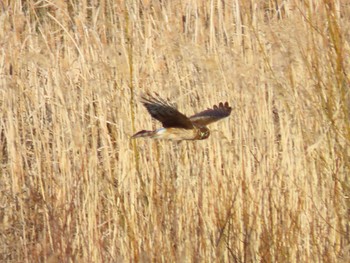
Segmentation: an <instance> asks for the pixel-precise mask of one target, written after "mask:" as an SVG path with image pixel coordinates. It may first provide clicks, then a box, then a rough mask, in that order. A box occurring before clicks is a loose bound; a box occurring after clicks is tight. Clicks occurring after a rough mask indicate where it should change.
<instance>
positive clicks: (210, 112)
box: [189, 102, 232, 126]
mask: <svg viewBox="0 0 350 263" xmlns="http://www.w3.org/2000/svg"><path fill="white" fill-rule="evenodd" d="M231 111H232V108H231V107H230V106H229V105H228V102H225V103H222V102H220V103H219V106H216V105H214V106H213V108H212V109H207V110H204V111H202V112H199V113H197V114H195V115H193V116H191V117H190V118H189V119H190V120H191V122H192V123H193V124H194V125H195V126H206V125H208V124H210V123H212V122H215V121H218V120H220V119H223V118H225V117H228V116H229V115H230V114H231Z"/></svg>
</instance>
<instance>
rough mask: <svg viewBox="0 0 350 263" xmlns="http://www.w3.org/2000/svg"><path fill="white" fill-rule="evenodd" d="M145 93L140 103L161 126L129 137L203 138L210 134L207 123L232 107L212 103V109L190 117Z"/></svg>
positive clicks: (223, 116) (227, 114) (164, 101)
mask: <svg viewBox="0 0 350 263" xmlns="http://www.w3.org/2000/svg"><path fill="white" fill-rule="evenodd" d="M156 95H157V97H153V96H151V95H149V94H148V95H147V97H145V96H143V97H142V101H141V102H142V104H143V105H144V106H145V107H146V109H147V111H148V112H149V114H150V115H151V116H152V117H153V118H155V119H157V120H158V121H160V122H161V123H162V124H163V128H160V129H157V130H154V131H146V130H142V131H139V132H138V133H136V134H134V135H133V136H132V137H131V138H132V139H134V138H139V137H149V138H155V139H167V140H178V141H179V140H204V139H207V138H208V137H209V135H210V131H209V129H208V128H207V125H208V124H210V123H212V122H215V121H218V120H220V119H223V118H225V117H228V116H229V115H230V114H231V110H232V108H231V107H230V106H229V104H228V103H227V102H225V103H222V102H220V103H219V106H216V105H214V106H213V108H212V109H210V108H209V109H207V110H204V111H202V112H199V113H197V114H195V115H193V116H191V117H186V116H185V115H184V114H182V113H181V112H179V111H178V110H177V109H176V107H175V105H174V104H172V103H170V102H169V101H166V100H164V99H162V98H160V97H159V95H158V94H156Z"/></svg>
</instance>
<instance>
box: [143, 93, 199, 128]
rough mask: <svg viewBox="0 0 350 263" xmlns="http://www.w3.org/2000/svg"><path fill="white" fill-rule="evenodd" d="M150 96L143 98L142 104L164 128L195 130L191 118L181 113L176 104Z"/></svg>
mask: <svg viewBox="0 0 350 263" xmlns="http://www.w3.org/2000/svg"><path fill="white" fill-rule="evenodd" d="M156 95H157V97H153V96H151V95H150V94H147V95H146V96H142V101H141V102H142V104H143V105H144V106H145V107H146V109H147V111H148V112H149V114H151V116H152V117H153V118H155V119H157V120H158V121H160V122H161V123H162V124H163V127H164V128H170V127H173V128H183V129H193V128H194V127H193V124H192V122H191V121H190V119H189V118H187V117H186V116H185V115H184V114H182V113H181V112H179V111H178V110H177V109H176V107H175V105H174V104H171V103H170V102H169V101H166V100H164V99H162V98H160V97H159V95H158V94H156Z"/></svg>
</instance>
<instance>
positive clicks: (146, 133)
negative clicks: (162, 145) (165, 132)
mask: <svg viewBox="0 0 350 263" xmlns="http://www.w3.org/2000/svg"><path fill="white" fill-rule="evenodd" d="M153 135H154V131H146V130H142V131H139V132H137V133H135V134H134V135H133V136H132V137H131V139H136V138H141V137H152V136H153Z"/></svg>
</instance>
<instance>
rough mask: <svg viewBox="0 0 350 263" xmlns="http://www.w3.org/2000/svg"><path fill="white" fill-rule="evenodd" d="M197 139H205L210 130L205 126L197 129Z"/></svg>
mask: <svg viewBox="0 0 350 263" xmlns="http://www.w3.org/2000/svg"><path fill="white" fill-rule="evenodd" d="M198 135H199V140H204V139H207V138H208V137H209V135H210V131H209V129H208V128H207V127H200V128H199V131H198Z"/></svg>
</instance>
